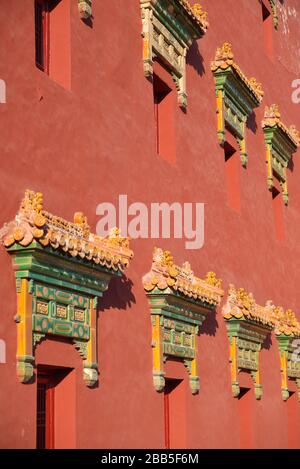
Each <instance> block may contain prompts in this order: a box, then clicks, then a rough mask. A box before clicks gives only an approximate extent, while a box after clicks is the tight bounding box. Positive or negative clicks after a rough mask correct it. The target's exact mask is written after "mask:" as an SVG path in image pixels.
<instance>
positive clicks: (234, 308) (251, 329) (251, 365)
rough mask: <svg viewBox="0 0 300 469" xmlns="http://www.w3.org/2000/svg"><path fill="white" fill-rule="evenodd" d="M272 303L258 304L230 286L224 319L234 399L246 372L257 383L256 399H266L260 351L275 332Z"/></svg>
mask: <svg viewBox="0 0 300 469" xmlns="http://www.w3.org/2000/svg"><path fill="white" fill-rule="evenodd" d="M272 311H273V309H272V304H271V302H267V303H266V306H260V305H258V304H257V303H256V302H255V300H254V298H253V295H252V293H247V292H246V290H244V289H243V288H239V289H237V288H235V287H234V286H233V285H230V286H229V291H228V297H227V301H226V304H225V305H224V307H223V317H224V319H225V321H226V326H227V333H228V337H229V342H230V365H231V386H232V393H233V396H234V397H238V396H239V394H240V385H239V376H238V375H239V372H240V371H246V372H248V373H250V374H251V376H252V378H253V380H254V392H255V397H256V399H261V397H262V386H261V383H260V366H259V352H260V350H261V347H262V344H263V343H264V341H265V340H266V337H267V336H268V335H269V334H270V332H271V331H272V329H273V322H272V317H271V315H272Z"/></svg>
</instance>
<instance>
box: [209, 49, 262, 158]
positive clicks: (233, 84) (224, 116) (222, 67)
mask: <svg viewBox="0 0 300 469" xmlns="http://www.w3.org/2000/svg"><path fill="white" fill-rule="evenodd" d="M211 70H212V72H213V74H214V78H215V86H216V98H217V124H218V140H219V143H220V145H221V146H222V147H223V146H224V144H225V142H226V131H229V132H230V133H231V134H232V135H233V136H234V137H235V138H236V140H237V142H238V145H239V148H240V152H241V160H242V164H243V166H246V165H247V161H248V155H247V151H246V137H245V135H246V123H247V119H248V117H249V115H250V114H251V113H252V112H253V110H254V108H256V107H258V106H259V105H260V103H261V101H262V99H263V96H264V92H263V89H262V85H261V84H260V83H258V82H257V80H256V78H254V77H252V78H250V79H248V78H247V77H246V75H245V74H244V73H243V72H242V70H241V69H240V67H239V66H238V65H237V64H236V63H235V62H234V55H233V51H232V46H231V44H230V43H228V42H225V43H224V44H223V45H222V47H219V48H218V49H217V51H216V55H215V58H214V60H213V61H212V63H211Z"/></svg>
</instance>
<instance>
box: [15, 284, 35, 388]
mask: <svg viewBox="0 0 300 469" xmlns="http://www.w3.org/2000/svg"><path fill="white" fill-rule="evenodd" d="M17 282H18V280H17ZM16 322H17V375H18V378H19V380H20V381H21V382H22V383H26V382H28V381H29V380H30V379H31V378H32V376H33V361H34V359H33V351H32V296H31V295H30V293H29V281H28V280H27V279H21V280H20V284H19V286H18V288H17V315H16Z"/></svg>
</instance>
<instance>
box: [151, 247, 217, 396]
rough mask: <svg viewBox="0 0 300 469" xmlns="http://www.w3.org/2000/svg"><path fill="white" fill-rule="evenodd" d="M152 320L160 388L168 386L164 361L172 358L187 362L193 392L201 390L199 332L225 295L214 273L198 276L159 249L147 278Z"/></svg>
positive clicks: (155, 378) (156, 379) (156, 377)
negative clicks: (198, 366) (198, 355)
mask: <svg viewBox="0 0 300 469" xmlns="http://www.w3.org/2000/svg"><path fill="white" fill-rule="evenodd" d="M143 285H144V289H145V291H146V294H147V297H148V300H149V304H150V310H151V322H152V347H153V381H154V387H155V389H156V390H157V391H162V390H163V389H164V386H165V379H164V374H165V373H164V370H163V364H164V362H165V361H166V360H167V359H169V358H176V359H179V360H181V361H182V362H183V364H184V365H185V366H186V368H187V370H188V373H189V381H190V387H191V390H192V393H193V394H196V393H197V392H198V391H199V388H200V387H199V377H198V374H197V335H198V333H199V326H201V324H202V323H203V322H204V320H205V318H206V316H207V315H208V314H209V313H210V312H211V311H212V310H213V309H215V308H216V306H217V305H218V304H219V303H220V301H221V297H222V295H223V293H224V292H223V290H222V289H221V281H220V280H218V279H217V278H216V275H215V274H214V273H213V272H209V273H208V274H207V275H206V277H205V279H204V280H202V279H200V278H197V277H196V276H195V275H194V273H193V271H192V270H191V266H190V264H189V263H188V262H185V263H184V264H183V265H182V267H179V266H177V265H175V264H174V263H173V257H172V255H171V254H170V252H169V251H163V250H162V249H159V248H155V249H154V253H153V262H152V267H151V270H150V272H149V273H147V274H146V275H145V276H144V277H143Z"/></svg>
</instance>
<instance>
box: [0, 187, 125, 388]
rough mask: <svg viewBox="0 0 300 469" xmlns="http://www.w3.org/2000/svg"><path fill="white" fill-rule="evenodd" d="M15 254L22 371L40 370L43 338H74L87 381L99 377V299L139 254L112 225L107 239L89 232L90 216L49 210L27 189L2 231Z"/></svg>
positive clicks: (22, 374)
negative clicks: (38, 356) (71, 216)
mask: <svg viewBox="0 0 300 469" xmlns="http://www.w3.org/2000/svg"><path fill="white" fill-rule="evenodd" d="M1 238H2V242H3V245H4V246H5V248H6V249H7V251H8V252H9V254H11V256H12V260H13V267H14V270H15V277H16V287H17V313H16V315H15V321H16V323H17V374H18V377H19V379H20V381H21V382H23V383H26V382H28V381H30V380H31V378H32V377H33V374H34V351H35V347H36V345H37V344H38V343H39V341H40V340H41V339H44V338H47V337H48V336H49V337H50V336H51V337H54V338H55V337H59V336H60V337H64V338H69V339H70V341H71V342H72V343H73V344H74V345H75V347H76V348H77V349H78V351H79V353H80V355H81V357H82V359H83V377H84V380H85V382H86V384H87V385H88V386H93V385H94V384H96V382H97V381H98V364H97V330H96V314H97V312H96V307H97V300H98V298H99V297H101V296H102V295H103V292H104V291H105V290H107V289H108V284H109V280H110V279H111V277H112V276H114V275H122V272H123V270H124V269H125V267H126V266H127V265H128V263H129V260H130V259H131V258H132V256H133V253H132V251H131V250H130V249H129V242H128V239H127V238H122V237H120V233H119V230H118V229H117V228H115V229H113V230H112V232H111V235H110V236H109V237H108V238H100V237H98V236H96V235H94V234H92V233H91V232H90V228H89V226H88V224H87V219H86V217H85V216H84V215H83V214H82V213H75V215H74V223H71V222H68V221H66V220H64V219H62V218H60V217H57V216H55V215H52V214H50V213H48V212H46V211H45V210H44V209H43V198H42V194H41V193H35V192H32V191H26V193H25V196H24V198H23V201H22V203H21V206H20V209H19V211H18V213H17V215H16V217H15V219H14V220H13V221H12V222H10V223H8V224H6V225H4V227H3V228H2V230H1Z"/></svg>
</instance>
